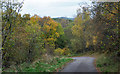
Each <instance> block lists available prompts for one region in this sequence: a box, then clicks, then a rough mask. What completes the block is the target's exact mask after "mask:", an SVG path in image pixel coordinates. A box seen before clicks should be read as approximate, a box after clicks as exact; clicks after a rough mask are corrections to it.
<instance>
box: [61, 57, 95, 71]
mask: <svg viewBox="0 0 120 74" xmlns="http://www.w3.org/2000/svg"><path fill="white" fill-rule="evenodd" d="M73 59H74V61H73V62H72V63H69V64H67V65H66V66H65V67H64V68H63V70H62V71H61V72H92V73H93V72H95V73H97V70H96V68H95V66H94V64H93V62H94V59H95V58H93V57H73Z"/></svg>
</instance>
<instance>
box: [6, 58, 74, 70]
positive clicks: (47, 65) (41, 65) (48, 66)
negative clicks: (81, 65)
mask: <svg viewBox="0 0 120 74" xmlns="http://www.w3.org/2000/svg"><path fill="white" fill-rule="evenodd" d="M71 60H72V59H71V58H65V57H53V58H52V59H49V60H48V61H45V60H44V61H41V60H38V61H36V62H34V63H33V64H28V63H23V64H21V65H20V66H14V67H11V68H9V69H6V70H4V72H56V71H57V70H58V69H59V68H61V67H62V66H63V65H65V64H66V63H67V62H69V61H71Z"/></svg>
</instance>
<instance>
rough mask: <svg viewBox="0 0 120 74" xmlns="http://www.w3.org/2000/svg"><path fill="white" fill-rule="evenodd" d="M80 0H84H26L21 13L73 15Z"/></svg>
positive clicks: (55, 15) (81, 0)
mask: <svg viewBox="0 0 120 74" xmlns="http://www.w3.org/2000/svg"><path fill="white" fill-rule="evenodd" d="M87 1H89V0H87ZM80 2H84V0H25V1H24V5H23V8H22V12H21V14H22V15H23V14H31V15H34V14H37V15H39V16H51V17H57V16H69V17H73V15H75V14H76V10H77V9H78V8H79V5H78V3H80Z"/></svg>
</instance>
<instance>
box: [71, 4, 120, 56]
mask: <svg viewBox="0 0 120 74" xmlns="http://www.w3.org/2000/svg"><path fill="white" fill-rule="evenodd" d="M119 5H120V3H119V2H98V3H96V2H93V3H92V5H91V6H89V5H88V7H87V5H86V7H81V9H82V10H80V9H79V10H78V11H77V12H78V14H77V17H76V18H75V20H74V24H75V25H74V26H73V27H72V34H73V36H74V38H73V39H72V40H71V43H72V46H73V51H76V53H80V52H86V51H98V52H102V53H107V54H109V56H112V57H113V56H114V57H120V47H119V41H120V38H119V22H118V21H119Z"/></svg>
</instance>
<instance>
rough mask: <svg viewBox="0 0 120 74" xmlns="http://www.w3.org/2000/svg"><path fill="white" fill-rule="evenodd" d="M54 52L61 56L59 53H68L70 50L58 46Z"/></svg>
mask: <svg viewBox="0 0 120 74" xmlns="http://www.w3.org/2000/svg"><path fill="white" fill-rule="evenodd" d="M54 54H55V55H59V56H61V55H70V50H69V48H63V49H61V48H58V49H56V50H55V51H54Z"/></svg>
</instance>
